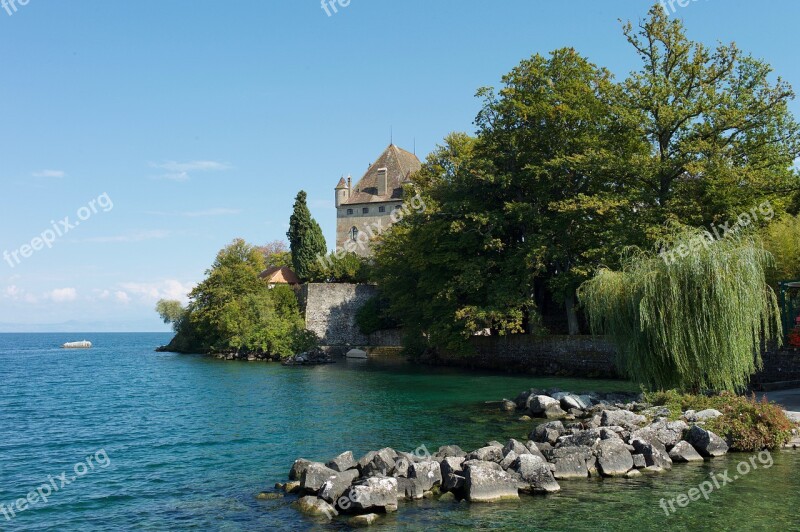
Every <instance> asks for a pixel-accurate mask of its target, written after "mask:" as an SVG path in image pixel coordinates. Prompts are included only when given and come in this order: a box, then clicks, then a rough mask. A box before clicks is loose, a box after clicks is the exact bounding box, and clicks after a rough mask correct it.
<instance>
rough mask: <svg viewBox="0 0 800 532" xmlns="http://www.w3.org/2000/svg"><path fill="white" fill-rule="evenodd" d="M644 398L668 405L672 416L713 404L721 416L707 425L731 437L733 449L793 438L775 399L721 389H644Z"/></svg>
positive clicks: (776, 445)
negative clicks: (691, 391) (699, 391)
mask: <svg viewBox="0 0 800 532" xmlns="http://www.w3.org/2000/svg"><path fill="white" fill-rule="evenodd" d="M644 396H645V400H646V401H647V402H648V403H651V404H653V405H656V406H666V407H667V408H669V411H670V418H671V419H678V418H680V417H681V415H682V414H683V412H685V411H686V410H705V409H707V408H714V409H716V410H719V411H720V412H722V416H721V417H719V418H717V419H714V420H712V421H708V422H706V424H705V427H706V428H707V429H708V430H710V431H712V432H714V433H715V434H717V435H719V436H722V437H724V438H725V439H726V440H727V441H728V445H729V446H730V447H731V450H734V451H748V452H752V451H760V450H762V449H778V448H780V447H781V446H782V445H784V444H785V443H786V442H788V441H789V440H790V439H791V436H792V426H793V424H792V422H791V421H790V420H789V418H787V417H786V413H785V412H784V411H783V409H782V408H781V407H780V406H778V405H776V404H775V403H770V402H768V401H767V399H766V397H765V398H763V399H762V400H761V401H758V400H756V397H755V394H753V395H751V396H749V397H748V396H741V395H735V394H732V393H729V392H722V393H721V394H719V395H710V396H709V395H692V394H681V393H679V392H677V391H675V390H668V391H663V392H653V393H645V394H644Z"/></svg>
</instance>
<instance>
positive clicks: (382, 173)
mask: <svg viewBox="0 0 800 532" xmlns="http://www.w3.org/2000/svg"><path fill="white" fill-rule="evenodd" d="M388 174H389V170H388V169H387V168H379V169H378V196H385V195H386V189H387V188H388Z"/></svg>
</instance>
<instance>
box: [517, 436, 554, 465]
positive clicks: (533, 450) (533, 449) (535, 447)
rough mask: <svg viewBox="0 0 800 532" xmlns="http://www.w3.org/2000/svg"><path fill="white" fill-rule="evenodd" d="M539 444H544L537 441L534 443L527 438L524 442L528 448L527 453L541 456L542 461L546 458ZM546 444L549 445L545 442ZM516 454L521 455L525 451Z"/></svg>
mask: <svg viewBox="0 0 800 532" xmlns="http://www.w3.org/2000/svg"><path fill="white" fill-rule="evenodd" d="M539 445H545V444H544V443H542V444H539V443H536V442H535V441H532V440H528V441H527V442H525V448H526V449H528V454H532V455H534V456H538V457H539V458H541V459H542V460H543V461H545V462H546V461H547V459H546V458H545V457H544V454H543V453H542V451H541V450H540V449H539ZM547 445H549V444H547ZM517 454H518V455H519V456H522V455H523V454H525V453H517Z"/></svg>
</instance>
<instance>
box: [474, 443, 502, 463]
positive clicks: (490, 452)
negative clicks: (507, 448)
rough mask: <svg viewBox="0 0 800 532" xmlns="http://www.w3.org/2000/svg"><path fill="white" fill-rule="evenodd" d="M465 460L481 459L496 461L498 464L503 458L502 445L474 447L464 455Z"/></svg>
mask: <svg viewBox="0 0 800 532" xmlns="http://www.w3.org/2000/svg"><path fill="white" fill-rule="evenodd" d="M466 459H467V460H481V461H484V462H497V463H498V464H499V463H500V462H501V461H502V460H503V446H502V445H499V446H494V445H490V446H487V447H481V448H480V449H475V450H474V451H472V452H471V453H469V454H468V455H467V456H466Z"/></svg>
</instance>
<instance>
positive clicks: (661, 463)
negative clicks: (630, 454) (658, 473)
mask: <svg viewBox="0 0 800 532" xmlns="http://www.w3.org/2000/svg"><path fill="white" fill-rule="evenodd" d="M631 445H633V448H634V449H635V450H636V452H637V453H638V454H641V455H643V456H644V460H645V463H646V464H647V467H654V468H662V469H672V459H671V458H670V457H669V453H667V448H666V447H665V446H664V444H663V443H661V441H660V440H659V439H658V438H655V437H652V436H651V437H647V436H645V435H641V436H637V437H632V438H631Z"/></svg>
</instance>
